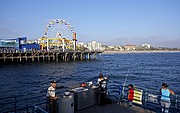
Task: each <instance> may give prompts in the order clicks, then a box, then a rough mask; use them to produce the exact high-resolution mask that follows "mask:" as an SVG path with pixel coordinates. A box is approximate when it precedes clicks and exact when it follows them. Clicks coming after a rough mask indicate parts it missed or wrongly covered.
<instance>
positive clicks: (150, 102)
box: [108, 81, 180, 113]
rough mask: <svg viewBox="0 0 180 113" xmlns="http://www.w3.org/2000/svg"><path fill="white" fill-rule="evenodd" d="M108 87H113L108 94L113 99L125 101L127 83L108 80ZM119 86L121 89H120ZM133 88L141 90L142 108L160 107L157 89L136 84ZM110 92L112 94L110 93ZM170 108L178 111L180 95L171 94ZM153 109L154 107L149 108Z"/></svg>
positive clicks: (179, 109) (179, 108) (179, 110)
mask: <svg viewBox="0 0 180 113" xmlns="http://www.w3.org/2000/svg"><path fill="white" fill-rule="evenodd" d="M108 85H109V87H113V90H112V89H110V91H109V92H108V93H109V96H110V97H111V96H112V97H113V96H114V97H113V98H114V100H115V101H117V102H122V101H127V94H128V86H127V84H118V83H114V82H112V81H111V82H110V84H108ZM120 87H121V89H120ZM123 88H124V92H125V93H124V94H123V93H122V89H123ZM135 89H140V90H143V93H142V105H140V106H141V107H143V108H146V109H150V107H153V106H154V107H158V108H161V105H160V96H161V95H160V92H159V91H158V90H154V89H149V88H148V89H147V88H143V87H138V86H136V87H135ZM111 93H112V94H111ZM113 93H114V94H113ZM170 99H171V107H170V108H171V109H170V110H172V111H173V112H174V113H176V112H180V95H176V94H175V95H171V96H170ZM151 110H155V109H151Z"/></svg>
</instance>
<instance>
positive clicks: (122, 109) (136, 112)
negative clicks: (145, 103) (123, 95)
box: [75, 103, 155, 113]
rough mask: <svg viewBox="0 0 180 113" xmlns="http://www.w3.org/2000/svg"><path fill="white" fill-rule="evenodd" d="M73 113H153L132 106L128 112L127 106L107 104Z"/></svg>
mask: <svg viewBox="0 0 180 113" xmlns="http://www.w3.org/2000/svg"><path fill="white" fill-rule="evenodd" d="M75 113H155V112H153V111H150V110H147V109H143V108H141V107H138V106H135V105H133V107H132V109H131V110H129V109H128V106H127V104H124V105H119V104H115V103H114V104H107V105H105V106H98V105H96V106H92V107H89V108H87V109H83V110H80V111H77V112H75Z"/></svg>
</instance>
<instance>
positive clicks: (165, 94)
mask: <svg viewBox="0 0 180 113" xmlns="http://www.w3.org/2000/svg"><path fill="white" fill-rule="evenodd" d="M160 91H161V106H162V112H163V113H168V112H169V107H170V104H171V101H170V97H169V96H170V94H174V92H173V91H172V90H170V89H169V88H168V85H167V84H166V83H163V84H162V88H161V90H160Z"/></svg>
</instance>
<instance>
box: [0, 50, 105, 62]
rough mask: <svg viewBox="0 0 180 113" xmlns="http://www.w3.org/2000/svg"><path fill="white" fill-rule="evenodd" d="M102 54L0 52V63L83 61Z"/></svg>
mask: <svg viewBox="0 0 180 113" xmlns="http://www.w3.org/2000/svg"><path fill="white" fill-rule="evenodd" d="M100 53H102V52H100V51H99V52H97V51H94V52H91V51H69V52H56V51H30V52H0V63H26V62H60V61H78V60H80V61H83V60H93V59H96V55H97V54H100Z"/></svg>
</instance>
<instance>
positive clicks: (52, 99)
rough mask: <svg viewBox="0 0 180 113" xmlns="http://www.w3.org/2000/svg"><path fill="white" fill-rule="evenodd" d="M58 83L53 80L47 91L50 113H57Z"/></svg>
mask: <svg viewBox="0 0 180 113" xmlns="http://www.w3.org/2000/svg"><path fill="white" fill-rule="evenodd" d="M55 89H56V81H55V80H53V81H51V86H50V87H49V88H48V91H47V94H46V96H47V100H48V104H49V113H56V100H57V96H56V92H55Z"/></svg>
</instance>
